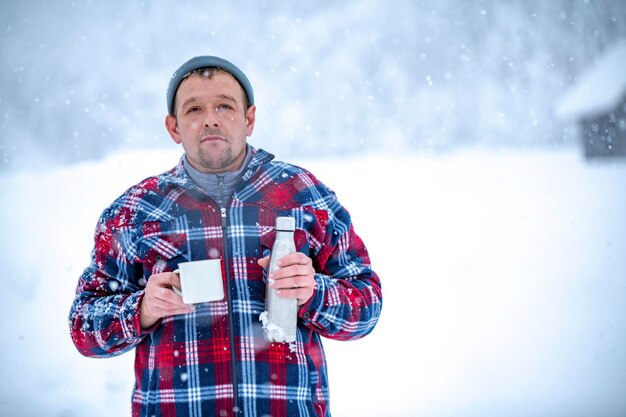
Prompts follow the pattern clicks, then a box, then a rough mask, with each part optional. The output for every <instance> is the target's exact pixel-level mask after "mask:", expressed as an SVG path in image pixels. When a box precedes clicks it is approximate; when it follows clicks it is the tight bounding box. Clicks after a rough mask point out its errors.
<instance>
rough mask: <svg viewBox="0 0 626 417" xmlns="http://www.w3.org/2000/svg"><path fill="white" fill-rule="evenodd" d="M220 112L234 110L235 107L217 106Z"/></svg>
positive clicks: (227, 105)
mask: <svg viewBox="0 0 626 417" xmlns="http://www.w3.org/2000/svg"><path fill="white" fill-rule="evenodd" d="M217 109H218V110H234V108H233V106H231V105H230V104H220V105H219V106H217Z"/></svg>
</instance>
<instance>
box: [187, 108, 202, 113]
mask: <svg viewBox="0 0 626 417" xmlns="http://www.w3.org/2000/svg"><path fill="white" fill-rule="evenodd" d="M200 110H201V109H200V107H198V106H194V107H189V108H188V109H187V114H189V113H195V112H199V111H200Z"/></svg>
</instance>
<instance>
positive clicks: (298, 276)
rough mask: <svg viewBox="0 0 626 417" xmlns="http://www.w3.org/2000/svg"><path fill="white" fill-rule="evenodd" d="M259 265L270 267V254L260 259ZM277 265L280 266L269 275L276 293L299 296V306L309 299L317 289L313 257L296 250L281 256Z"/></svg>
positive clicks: (271, 285) (290, 296) (289, 296)
mask: <svg viewBox="0 0 626 417" xmlns="http://www.w3.org/2000/svg"><path fill="white" fill-rule="evenodd" d="M259 265H260V266H262V267H263V268H269V265H270V258H269V256H266V257H265V258H261V259H259ZM277 265H278V266H279V268H278V269H277V270H275V271H274V272H272V273H271V274H270V275H269V277H268V278H269V280H270V287H271V288H274V289H275V290H276V295H278V296H279V297H286V298H297V299H298V305H299V306H301V305H303V304H304V303H306V302H307V301H309V298H311V296H312V295H313V292H314V291H315V278H314V277H315V269H313V261H312V260H311V258H309V257H308V256H306V255H305V254H303V253H300V252H296V253H292V254H290V255H287V256H285V257H283V258H280V259H279V260H278V262H277Z"/></svg>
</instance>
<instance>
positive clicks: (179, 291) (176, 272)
mask: <svg viewBox="0 0 626 417" xmlns="http://www.w3.org/2000/svg"><path fill="white" fill-rule="evenodd" d="M172 272H173V273H174V274H176V275H178V276H180V269H176V270H174V271H172ZM172 289H173V290H174V292H175V293H176V294H178V295H180V296H181V297H182V296H183V292H182V291H181V290H180V288H178V287H176V286H174V285H172Z"/></svg>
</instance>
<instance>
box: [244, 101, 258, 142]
mask: <svg viewBox="0 0 626 417" xmlns="http://www.w3.org/2000/svg"><path fill="white" fill-rule="evenodd" d="M255 120H256V106H250V107H248V110H246V136H252V131H253V130H254V122H255Z"/></svg>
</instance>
